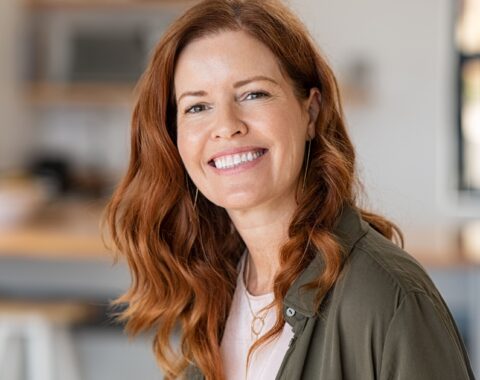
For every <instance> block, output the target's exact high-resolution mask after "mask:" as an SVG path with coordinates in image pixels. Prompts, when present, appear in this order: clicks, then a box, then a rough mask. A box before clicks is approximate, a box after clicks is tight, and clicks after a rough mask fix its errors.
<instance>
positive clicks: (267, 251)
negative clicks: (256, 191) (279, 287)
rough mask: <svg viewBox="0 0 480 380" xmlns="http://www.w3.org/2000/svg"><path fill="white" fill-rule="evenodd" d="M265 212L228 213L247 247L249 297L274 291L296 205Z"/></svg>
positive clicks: (274, 208)
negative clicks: (282, 252) (281, 252)
mask: <svg viewBox="0 0 480 380" xmlns="http://www.w3.org/2000/svg"><path fill="white" fill-rule="evenodd" d="M294 203H295V202H293V204H290V205H288V204H284V205H283V206H284V207H281V208H280V207H272V208H269V209H268V208H267V209H265V208H264V209H262V210H249V211H241V212H240V211H235V212H233V211H229V215H230V218H231V219H232V222H233V224H234V225H235V228H236V229H237V231H238V233H239V234H240V236H241V237H242V239H243V241H244V242H245V245H246V246H247V249H248V253H247V257H246V258H245V260H246V261H245V267H248V268H249V270H248V276H247V277H246V278H245V286H246V287H247V290H248V291H249V293H250V294H253V295H262V294H265V293H270V292H272V291H273V283H274V279H275V275H276V274H277V271H278V269H279V267H280V249H281V247H282V245H283V244H284V243H285V242H286V241H287V239H288V227H289V225H290V221H291V218H292V215H293V213H294V211H295V207H296V205H295V204H294Z"/></svg>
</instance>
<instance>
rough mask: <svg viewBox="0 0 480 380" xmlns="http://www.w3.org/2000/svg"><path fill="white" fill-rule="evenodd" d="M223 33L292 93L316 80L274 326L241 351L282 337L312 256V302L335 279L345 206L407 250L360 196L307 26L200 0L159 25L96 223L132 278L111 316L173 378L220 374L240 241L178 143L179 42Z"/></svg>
mask: <svg viewBox="0 0 480 380" xmlns="http://www.w3.org/2000/svg"><path fill="white" fill-rule="evenodd" d="M224 30H242V31H245V32H247V33H249V34H250V35H251V36H253V37H255V38H257V39H258V40H259V41H261V42H262V43H264V44H265V45H266V46H267V47H269V48H270V50H271V51H272V52H273V54H274V55H275V56H276V57H277V59H278V62H279V65H280V67H281V69H282V70H283V72H284V74H285V75H287V76H288V77H289V78H290V79H291V81H292V82H293V84H294V87H295V91H296V95H297V97H298V98H299V99H303V98H306V97H307V96H308V94H309V90H310V89H311V88H313V87H317V88H318V89H319V90H320V93H321V112H320V114H319V117H318V120H317V124H316V134H315V138H314V140H313V141H312V145H311V153H310V160H309V163H308V173H307V176H306V183H305V188H304V189H302V188H301V187H300V186H299V189H298V191H297V203H298V207H297V209H296V212H295V213H294V215H293V218H292V220H291V223H290V226H289V230H288V234H289V236H288V241H287V242H286V243H285V244H284V245H283V247H282V248H281V252H280V270H279V272H278V273H277V275H276V277H275V281H274V295H275V300H274V302H273V303H272V305H271V306H272V307H275V308H276V313H277V322H276V324H275V325H274V326H273V328H272V329H271V330H270V331H268V332H267V333H266V334H265V335H264V336H263V337H262V338H261V339H259V340H258V341H257V342H256V344H255V345H254V346H253V347H252V348H251V350H250V352H249V358H250V354H251V353H252V352H253V350H255V349H256V348H258V346H260V345H261V344H263V343H265V342H267V341H268V340H270V339H272V338H274V337H275V336H276V335H278V334H279V333H280V331H281V329H282V327H283V326H284V324H285V320H284V318H283V314H282V302H283V298H284V296H285V294H286V292H287V290H288V289H289V287H290V285H291V284H292V282H293V281H294V280H295V279H296V278H297V277H298V276H299V274H300V273H301V272H302V271H303V270H304V269H305V268H306V266H307V265H308V264H309V263H310V261H311V260H312V259H313V257H314V256H315V255H321V258H322V259H323V261H324V262H325V271H324V272H323V273H322V274H321V276H320V277H319V278H317V279H316V280H315V281H313V282H312V283H310V284H309V286H310V287H314V288H315V289H317V294H318V300H320V298H321V296H322V295H323V294H324V293H326V292H327V291H328V290H329V289H330V288H331V287H332V286H333V285H334V283H335V281H336V280H337V278H338V276H339V274H340V271H341V269H342V265H343V261H344V260H343V258H344V254H343V252H341V249H340V245H339V243H338V242H337V239H336V237H335V236H334V234H333V233H332V230H333V227H334V222H335V220H336V219H337V217H338V216H339V213H340V211H341V209H342V206H343V205H344V204H345V203H347V204H349V205H351V206H354V207H356V208H357V209H358V210H359V211H360V213H361V215H362V217H363V218H364V219H365V220H366V221H367V222H368V223H369V224H370V225H371V226H372V227H373V228H375V229H376V230H377V231H379V232H380V233H381V234H382V235H384V236H385V237H387V238H388V239H392V240H395V241H396V242H397V243H399V244H401V245H402V246H403V236H402V233H401V231H400V230H399V229H398V227H396V226H395V225H394V224H393V223H391V222H389V221H388V220H386V219H384V218H383V217H381V216H378V215H375V214H373V213H370V212H367V211H365V210H362V209H361V208H360V207H359V206H358V204H357V203H358V202H357V197H358V195H359V194H361V193H363V190H362V185H361V183H360V181H359V180H358V177H357V175H356V167H355V151H354V147H353V145H352V143H351V141H350V138H349V136H348V134H347V131H346V128H345V123H344V117H343V111H342V107H341V102H340V95H339V90H338V86H337V83H336V80H335V77H334V75H333V73H332V71H331V69H330V67H329V65H328V64H327V62H326V61H325V59H324V58H323V57H322V55H321V54H320V53H319V51H318V49H317V48H316V46H315V44H314V42H313V40H312V38H311V37H310V35H309V33H308V31H307V30H306V28H305V27H304V25H303V24H302V23H301V22H300V21H299V20H298V19H297V17H296V16H295V15H294V14H293V13H292V12H291V11H290V10H289V9H288V8H287V7H286V6H285V5H283V4H282V3H281V2H280V1H276V0H206V1H202V2H200V3H199V4H197V5H195V6H193V7H192V8H190V9H189V10H188V11H187V12H186V13H185V14H184V15H183V16H181V17H180V18H179V19H178V20H177V21H176V22H174V23H173V24H172V25H171V26H170V28H169V29H168V30H167V31H166V33H165V34H164V36H163V38H162V39H161V41H160V42H159V43H158V45H157V46H156V48H155V50H154V52H153V55H152V57H151V60H150V63H149V65H148V67H147V69H146V71H145V72H144V74H143V76H142V78H141V80H140V82H139V85H138V90H139V92H138V100H137V102H136V105H135V108H134V111H133V116H132V128H131V153H130V164H129V167H128V170H127V172H126V174H125V176H124V178H123V180H122V181H121V183H120V184H119V186H118V188H117V189H116V191H115V194H114V195H113V197H112V198H111V200H110V202H109V204H108V206H107V208H106V213H105V219H104V220H105V222H106V224H107V227H108V230H109V233H110V236H111V238H112V241H113V243H114V244H115V246H116V248H117V249H118V251H119V252H120V254H121V255H122V256H124V257H125V258H126V260H127V262H128V265H129V268H130V272H131V277H132V282H131V286H130V288H129V290H128V291H127V292H126V293H125V294H124V295H122V296H121V297H119V298H118V299H117V300H116V301H115V304H121V305H126V307H125V308H124V310H123V311H122V312H121V313H120V314H119V316H118V318H119V319H120V320H121V321H123V322H126V330H127V332H129V333H130V334H132V335H135V334H138V333H139V332H142V331H146V330H153V331H154V332H155V336H154V340H153V349H154V352H155V355H156V358H157V360H158V363H159V365H160V367H161V368H162V369H163V371H164V374H165V378H166V379H173V378H178V377H181V376H182V375H184V374H185V370H186V369H187V367H188V366H189V364H191V363H193V364H195V365H196V366H197V367H198V368H199V369H200V370H201V372H202V373H203V374H204V375H205V377H206V379H209V380H210V379H214V380H218V379H223V378H224V372H223V366H222V360H221V356H220V350H219V345H220V342H221V337H222V333H223V330H224V327H225V323H226V320H227V317H228V313H229V309H230V306H231V302H232V298H233V294H234V291H235V285H236V279H237V276H238V273H237V269H236V268H237V264H238V261H239V259H240V257H241V255H242V253H243V251H244V249H245V245H244V243H243V242H242V240H241V238H240V236H239V234H238V232H237V231H236V230H235V227H234V226H233V224H232V222H231V221H230V219H229V217H228V215H227V213H226V211H225V210H224V209H223V208H221V207H218V206H216V205H214V204H213V203H211V202H210V201H209V200H208V199H206V198H205V197H203V196H202V195H201V194H199V196H198V200H197V202H196V205H195V206H194V203H193V202H194V201H193V200H194V197H195V195H194V194H193V190H192V189H194V188H195V186H194V184H193V183H192V182H191V179H190V178H189V177H188V174H187V173H186V170H185V168H184V166H183V164H182V161H181V158H180V155H179V152H178V150H177V147H176V112H177V110H176V104H175V96H174V85H173V77H174V71H175V65H176V61H177V59H178V56H179V54H180V52H181V51H182V49H183V48H184V47H185V46H186V45H187V44H188V43H190V42H192V41H193V40H195V39H198V38H201V37H203V36H206V35H210V34H212V33H218V32H221V31H224ZM304 161H305V162H304V165H303V168H302V173H303V171H304V170H305V168H306V159H305V160H304ZM302 177H303V175H302V176H301V178H302ZM177 328H178V331H179V333H180V338H181V339H180V345H179V348H178V350H179V351H178V350H177V352H176V351H175V350H174V349H173V347H172V346H171V342H170V338H171V335H172V333H173V332H174V331H176V329H177Z"/></svg>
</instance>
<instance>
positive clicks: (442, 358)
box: [380, 292, 474, 380]
mask: <svg viewBox="0 0 480 380" xmlns="http://www.w3.org/2000/svg"><path fill="white" fill-rule="evenodd" d="M439 302H440V303H439V304H438V305H437V304H434V302H433V301H432V299H431V297H429V296H428V295H427V294H424V293H420V292H410V293H407V294H406V295H405V297H404V298H403V300H402V301H401V303H400V305H399V307H398V308H397V310H396V311H395V314H394V315H393V318H392V320H391V322H390V325H389V327H388V330H387V334H386V337H385V345H384V348H383V353H382V359H381V371H380V380H407V379H408V380H430V379H431V380H451V379H456V380H467V379H468V380H470V379H474V376H473V372H472V369H471V367H470V363H469V359H468V356H467V353H466V351H465V347H464V345H463V342H462V340H461V337H460V336H459V334H458V331H457V328H456V326H455V322H454V321H453V319H452V317H451V315H450V312H449V311H448V309H447V307H446V305H445V304H444V303H443V300H439Z"/></svg>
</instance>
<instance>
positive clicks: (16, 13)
mask: <svg viewBox="0 0 480 380" xmlns="http://www.w3.org/2000/svg"><path fill="white" fill-rule="evenodd" d="M19 3H20V2H19V1H17V0H3V1H1V2H0V115H1V119H0V172H1V171H2V170H5V169H7V168H9V169H10V168H12V167H14V166H16V165H18V163H19V162H20V161H21V160H22V155H23V152H24V151H25V148H26V146H25V142H26V141H28V139H26V131H25V129H24V128H22V127H23V126H24V125H23V124H22V123H23V122H24V121H23V118H22V116H23V114H24V113H23V108H22V104H21V102H20V87H19V84H18V80H17V79H18V76H19V74H20V73H19V72H18V67H19V65H18V62H17V59H18V56H19V44H18V37H19V32H20V30H21V24H20V22H21V13H20V9H19Z"/></svg>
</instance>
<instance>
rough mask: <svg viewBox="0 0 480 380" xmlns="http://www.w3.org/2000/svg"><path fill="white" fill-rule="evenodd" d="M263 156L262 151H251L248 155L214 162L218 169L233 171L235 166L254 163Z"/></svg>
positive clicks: (222, 158)
mask: <svg viewBox="0 0 480 380" xmlns="http://www.w3.org/2000/svg"><path fill="white" fill-rule="evenodd" d="M262 155H263V152H261V151H256V152H253V151H251V152H248V153H241V154H234V155H230V156H223V157H220V158H216V159H215V160H214V163H215V167H216V168H217V169H231V168H233V167H235V166H239V165H242V164H244V163H246V162H249V161H254V160H256V159H257V158H258V157H260V156H262Z"/></svg>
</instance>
